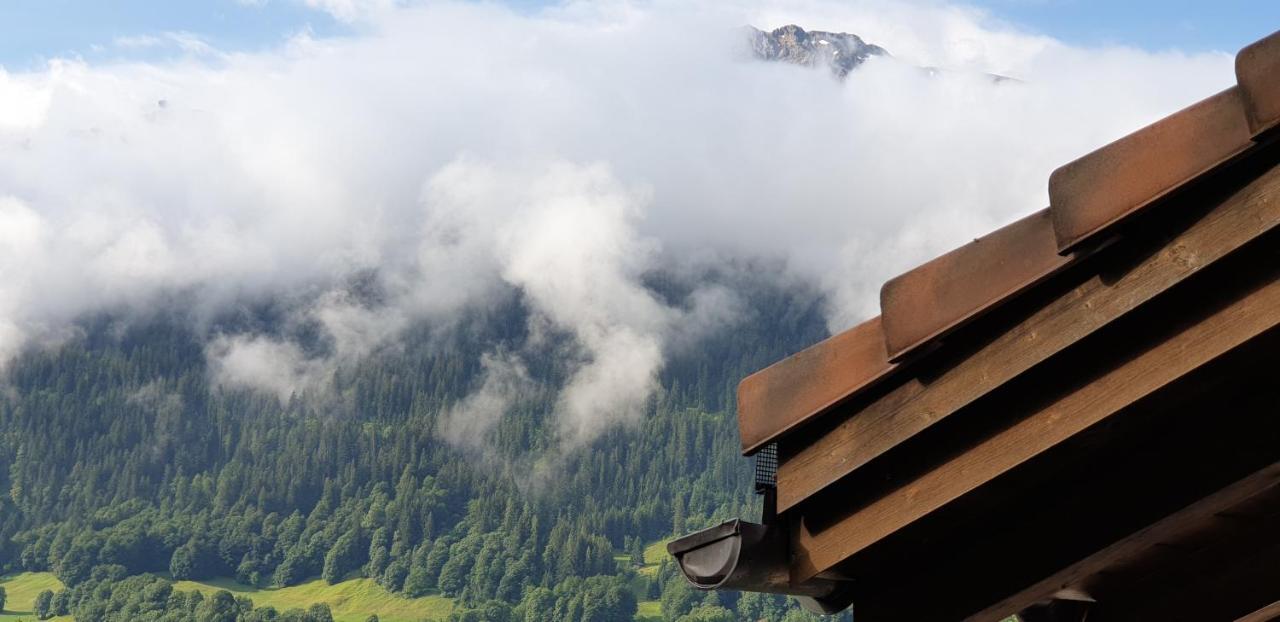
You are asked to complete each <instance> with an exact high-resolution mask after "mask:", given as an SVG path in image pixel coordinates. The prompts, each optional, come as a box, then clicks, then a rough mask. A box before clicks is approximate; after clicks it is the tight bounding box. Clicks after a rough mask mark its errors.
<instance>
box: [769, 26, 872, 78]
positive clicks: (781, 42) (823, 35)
mask: <svg viewBox="0 0 1280 622" xmlns="http://www.w3.org/2000/svg"><path fill="white" fill-rule="evenodd" d="M746 30H747V32H746V34H747V42H748V45H749V46H750V47H751V53H752V54H753V55H754V56H755V57H756V58H758V59H760V60H767V61H782V62H787V63H793V64H796V65H803V66H806V67H813V66H815V65H820V64H821V65H826V66H827V67H830V68H831V72H832V73H833V74H835V75H836V76H839V77H841V78H843V77H845V76H846V75H848V73H849V72H850V71H851V70H853V68H854V67H857V66H858V65H861V64H862V63H863V62H865V61H866V60H867V59H868V58H871V57H872V56H888V55H889V53H888V52H887V51H885V49H884V48H882V47H880V46H878V45H875V44H872V43H867V42H866V41H863V40H862V37H859V36H858V35H855V34H851V33H847V32H827V31H824V30H811V31H806V30H805V29H803V28H801V27H799V26H797V25H795V24H788V25H786V26H783V27H781V28H775V29H774V30H772V31H770V32H766V31H763V30H760V29H758V28H754V27H752V26H747V27H746Z"/></svg>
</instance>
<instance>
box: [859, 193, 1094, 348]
mask: <svg viewBox="0 0 1280 622" xmlns="http://www.w3.org/2000/svg"><path fill="white" fill-rule="evenodd" d="M1072 259H1073V256H1071V255H1068V256H1062V255H1059V254H1058V245H1057V240H1056V238H1055V236H1054V230H1053V221H1052V219H1051V218H1050V215H1049V210H1048V209H1044V210H1041V211H1039V212H1036V213H1035V214H1032V215H1031V216H1028V217H1026V218H1023V219H1022V220H1019V221H1017V222H1015V223H1013V224H1010V225H1006V226H1004V227H1001V228H1000V229H997V230H995V231H993V232H991V233H990V234H988V235H986V236H985V237H982V238H979V239H976V240H974V241H973V242H970V243H969V244H966V245H964V246H961V247H960V248H957V249H955V250H953V251H951V252H949V253H947V254H945V255H943V256H941V257H938V258H937V259H934V260H932V261H930V262H928V263H926V264H924V265H921V266H919V267H917V268H915V269H913V270H911V271H909V272H907V273H905V274H903V275H901V276H899V277H896V278H894V279H891V280H890V281H889V282H887V283H885V284H884V287H882V288H881V289H880V312H881V315H882V317H883V318H884V320H883V321H884V332H885V344H886V347H887V348H888V351H889V358H890V360H893V361H898V360H901V359H902V358H903V357H904V356H906V355H907V354H909V353H911V352H912V351H914V350H915V349H917V348H919V347H920V346H923V345H925V344H927V343H928V342H929V341H931V340H933V339H936V338H938V337H940V336H942V335H944V334H946V333H948V332H950V331H952V330H954V329H956V328H958V327H959V326H961V325H962V324H964V323H965V322H967V321H969V320H971V319H973V318H974V317H976V316H978V315H979V314H981V313H982V312H984V311H987V310H989V309H991V308H993V307H995V306H996V305H998V304H999V303H1000V302H1001V301H1003V300H1004V299H1006V298H1008V297H1010V296H1012V295H1014V294H1016V293H1018V292H1019V291H1022V290H1023V289H1025V288H1027V287H1029V286H1031V285H1034V284H1035V283H1037V282H1038V281H1040V280H1041V279H1043V278H1045V277H1047V276H1049V275H1050V274H1053V273H1054V272H1056V271H1058V270H1060V269H1062V268H1063V267H1065V266H1066V265H1067V264H1069V263H1071V261H1072Z"/></svg>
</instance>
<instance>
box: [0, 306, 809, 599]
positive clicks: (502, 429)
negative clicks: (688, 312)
mask: <svg viewBox="0 0 1280 622" xmlns="http://www.w3.org/2000/svg"><path fill="white" fill-rule="evenodd" d="M749 299H750V300H751V301H752V303H751V309H750V310H748V311H747V312H744V314H743V317H742V318H741V319H740V320H739V322H738V323H737V325H736V326H733V327H731V328H729V329H725V330H722V331H721V332H719V333H716V334H713V335H710V336H705V337H703V338H701V339H700V340H699V341H698V343H696V344H693V346H692V347H688V348H685V349H684V351H682V352H680V353H676V354H674V355H673V356H672V357H670V358H669V360H668V364H667V365H666V367H665V368H664V371H663V374H662V378H661V379H660V380H661V387H662V388H661V390H660V391H659V393H658V394H657V395H656V397H654V398H653V399H652V400H651V401H650V404H649V405H648V406H647V409H646V410H647V412H646V413H645V416H644V417H643V420H642V421H641V422H640V423H639V424H638V425H636V426H632V427H615V428H613V429H610V430H609V431H608V432H606V433H605V434H604V435H603V436H602V437H601V438H599V439H598V440H596V441H595V442H593V443H592V444H591V445H590V446H587V447H581V448H572V449H570V450H566V451H559V450H556V449H554V448H555V445H554V443H553V442H552V441H553V437H552V434H553V429H552V428H553V426H551V425H549V421H550V419H549V417H550V415H549V413H550V411H551V409H552V402H551V400H552V396H551V395H550V393H552V392H550V391H548V392H545V393H546V394H538V392H534V394H532V395H529V396H526V397H525V398H524V399H523V400H522V401H521V402H520V403H519V404H518V405H517V406H516V407H515V408H514V409H512V411H511V412H509V413H507V415H506V416H505V417H504V418H503V419H502V421H501V423H500V424H499V425H498V427H497V428H496V429H495V430H494V431H493V433H492V434H490V435H489V437H487V438H486V439H484V443H483V445H477V446H475V447H471V448H467V447H459V446H457V445H452V444H449V443H446V442H443V441H442V440H441V437H440V433H439V430H438V429H437V428H438V426H439V424H440V413H441V412H443V411H444V410H445V409H447V408H448V407H449V406H450V405H451V404H453V403H455V402H456V401H457V400H459V399H461V398H462V397H463V396H465V395H467V394H468V392H470V391H471V390H473V389H474V388H475V385H476V383H477V381H478V374H479V371H480V370H479V362H478V357H477V355H476V352H479V351H481V348H482V346H491V345H492V344H494V343H506V342H510V343H512V344H518V343H520V342H521V340H522V339H523V335H522V332H523V331H524V330H526V328H525V326H524V319H523V317H524V313H523V310H522V309H521V307H520V304H519V301H512V302H510V304H507V305H504V306H503V307H501V308H500V309H498V310H496V311H490V312H487V313H485V314H482V315H476V316H473V317H472V318H471V319H470V320H468V322H467V324H466V325H464V326H461V327H459V326H453V327H450V328H449V329H448V330H447V331H441V330H434V329H432V328H431V327H427V326H422V327H419V328H418V329H415V330H414V331H412V332H411V333H410V334H408V335H406V336H405V337H404V338H403V339H402V340H401V342H400V343H399V344H398V346H397V347H396V348H394V349H388V350H387V351H384V352H380V353H378V354H377V355H375V356H374V357H371V358H370V359H369V360H366V361H362V362H361V363H360V364H359V365H355V366H348V367H345V368H342V369H340V370H339V372H338V373H337V374H335V376H334V377H333V379H332V383H331V385H332V386H328V387H326V388H325V389H324V390H323V391H317V392H315V394H301V395H294V396H293V397H292V398H290V399H288V400H287V401H285V402H282V401H281V400H280V399H279V398H278V397H276V396H273V395H265V394H262V393H256V392H251V391H246V390H235V389H227V388H222V387H218V386H214V385H213V383H212V382H211V380H210V374H209V373H208V370H207V369H206V362H205V357H204V353H203V347H202V343H203V342H202V339H203V338H204V337H203V336H202V335H200V334H197V333H196V332H195V331H194V330H193V329H191V328H188V327H189V326H191V323H190V322H187V321H185V320H184V319H183V318H179V317H176V316H175V315H174V314H164V313H159V314H155V315H153V316H151V317H148V318H145V319H139V318H137V317H131V318H130V319H129V320H128V321H123V320H120V319H119V318H115V317H112V316H101V317H94V318H87V319H85V320H84V321H83V322H81V325H80V328H81V330H80V331H79V334H77V335H76V336H74V337H72V338H70V339H68V340H67V341H65V342H64V343H61V344H59V345H57V346H55V347H45V348H34V349H31V350H29V351H28V352H26V353H25V354H23V355H22V356H21V357H20V358H19V359H18V360H16V361H14V362H13V363H11V364H10V365H9V366H8V368H7V369H6V370H5V378H4V384H3V394H2V395H0V490H3V491H4V494H3V495H2V496H0V574H3V573H7V572H20V571H51V572H53V573H55V574H56V575H57V577H58V578H59V579H60V580H61V581H62V582H64V583H65V584H66V585H67V586H68V588H67V589H66V590H63V591H61V592H57V593H51V594H49V595H48V598H42V600H43V605H44V607H45V609H44V612H43V613H45V614H46V615H65V614H71V615H74V616H75V617H76V619H78V620H188V619H195V620H218V621H222V620H242V621H246V622H247V621H251V620H270V619H280V620H284V619H290V620H324V619H329V618H327V617H326V616H327V615H328V614H327V612H326V611H325V610H324V607H323V606H317V607H316V608H314V610H305V611H293V612H287V614H286V613H285V612H281V613H279V614H277V612H276V611H274V610H268V609H263V608H254V606H253V604H252V603H251V602H248V601H245V600H244V599H241V600H240V601H237V600H235V599H233V598H232V597H231V595H230V594H226V593H225V592H224V593H221V594H219V595H218V596H216V597H211V598H202V597H200V596H199V595H198V594H194V593H193V594H183V593H181V592H175V591H173V589H172V588H171V587H170V584H169V582H168V581H163V580H159V579H157V577H156V576H154V575H155V574H160V575H161V576H164V574H163V573H168V575H169V576H171V577H172V578H173V579H207V578H212V577H234V579H235V580H236V581H238V582H240V583H243V584H246V585H254V586H288V585H294V584H297V583H299V582H302V581H303V580H305V579H308V578H313V577H316V576H319V577H322V578H323V579H324V580H325V581H328V582H331V583H336V582H340V581H343V580H344V579H347V578H351V577H369V578H371V579H373V580H376V581H377V582H378V583H380V584H381V585H382V586H384V587H385V588H386V589H388V590H390V591H392V592H395V593H400V594H403V595H405V596H411V597H413V596H421V595H425V594H432V593H438V594H442V595H444V596H448V597H451V598H453V599H455V602H456V603H457V607H456V609H455V611H454V614H453V617H454V618H455V619H460V620H511V621H513V622H514V621H516V620H520V621H534V620H548V621H552V620H554V621H578V620H582V621H587V620H591V621H604V620H630V619H632V618H633V617H634V616H635V613H636V603H637V601H639V600H660V601H661V608H662V614H663V616H664V618H665V619H669V620H691V621H692V620H701V621H711V620H731V619H753V620H754V619H770V620H775V619H782V618H783V617H786V619H788V620H793V619H807V614H803V613H801V612H799V611H798V610H796V608H795V607H794V606H793V605H791V604H790V603H788V602H787V601H785V600H784V599H781V598H776V597H764V596H760V595H748V596H744V597H740V598H739V597H736V596H735V595H731V594H716V593H712V594H701V593H697V592H694V591H693V590H691V589H690V588H688V587H687V586H686V585H685V583H684V581H683V579H681V578H680V577H678V576H676V572H675V569H674V568H673V567H672V565H671V564H670V563H664V564H663V565H662V567H661V568H660V569H659V571H658V572H656V573H654V572H649V573H638V572H636V568H637V567H638V566H639V565H640V564H642V563H643V561H642V558H643V552H642V549H643V548H644V546H645V545H646V544H648V543H651V542H653V541H657V540H661V539H664V538H668V537H670V536H671V535H673V534H681V533H684V532H687V531H689V530H693V529H698V528H702V527H704V526H708V525H710V524H713V523H715V522H718V521H720V520H724V519H726V518H730V517H735V516H743V517H758V515H759V501H758V498H756V497H755V496H754V495H753V494H752V490H751V476H752V474H751V464H750V461H749V460H746V459H743V458H742V457H741V456H740V455H739V443H738V438H737V425H736V420H735V417H734V403H733V400H734V391H735V388H736V384H737V382H738V380H739V379H740V378H741V377H742V376H743V375H744V374H746V373H749V372H750V371H753V370H755V369H757V368H760V367H762V366H764V365H766V364H768V363H769V362H771V361H773V360H775V359H777V358H779V357H780V356H783V355H785V354H787V353H789V352H792V351H795V350H797V349H799V348H800V347H802V346H804V345H806V344H808V343H810V342H813V341H816V340H817V339H820V338H821V337H822V336H823V334H824V330H823V324H822V320H821V310H820V308H819V302H818V299H817V298H816V297H815V296H812V295H808V294H806V293H805V292H796V291H782V290H777V289H767V290H762V291H756V292H752V295H751V296H750V297H749ZM251 315H252V314H251ZM263 317H267V320H262V318H263ZM227 321H228V322H245V321H265V322H267V324H268V325H269V313H266V314H261V313H260V314H257V315H252V317H250V319H249V320H246V319H245V318H244V317H238V318H231V319H229V320H227ZM206 330H217V326H214V327H213V328H209V329H206ZM554 359H555V357H554V356H547V357H544V359H542V360H544V361H545V367H544V368H541V369H534V370H531V373H532V374H533V375H534V376H535V377H538V378H543V379H546V380H548V383H550V382H551V381H553V380H554V378H555V377H556V374H557V373H559V371H558V370H557V367H556V363H555V360H554ZM148 573H151V574H148ZM223 594H225V596H223ZM37 613H41V612H39V611H38V612H37Z"/></svg>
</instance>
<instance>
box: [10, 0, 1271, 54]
mask: <svg viewBox="0 0 1280 622" xmlns="http://www.w3.org/2000/svg"><path fill="white" fill-rule="evenodd" d="M359 3H360V0H183V1H181V2H156V1H154V0H4V1H3V2H0V66H3V67H5V68H7V69H9V70H14V69H26V68H29V67H31V66H32V65H38V64H41V63H44V62H46V61H47V60H48V59H50V58H55V57H80V58H83V59H86V60H95V59H96V60H107V59H114V58H120V57H128V58H139V57H144V58H145V57H155V56H157V55H163V54H166V53H173V52H174V51H175V50H180V49H181V45H182V44H183V41H182V40H180V39H179V38H178V37H175V36H173V35H174V34H176V33H182V34H185V35H190V36H191V37H192V39H190V40H188V43H190V41H202V42H205V43H207V44H209V45H210V46H212V47H214V48H217V49H219V50H223V51H241V50H256V49H261V48H265V47H270V46H274V45H278V44H279V43H280V42H282V41H284V40H286V39H288V38H289V37H292V36H294V35H296V34H298V33H300V32H307V33H311V34H312V35H313V36H331V35H349V34H351V33H352V32H353V31H354V30H355V29H357V28H358V26H357V25H355V24H353V23H352V22H353V18H355V17H356V11H357V9H356V8H355V7H356V5H358V4H359ZM503 4H505V5H507V6H512V7H515V8H517V9H519V10H523V11H529V12H537V11H539V10H542V9H545V8H547V7H554V6H555V3H551V2H544V1H542V0H510V1H508V2H504V3H503ZM969 5H970V6H974V7H977V8H980V9H982V10H984V11H986V12H987V13H988V14H989V15H990V17H991V18H992V19H993V20H999V21H1004V22H1007V23H1008V24H1009V25H1011V26H1013V27H1015V28H1017V29H1020V30H1023V31H1025V32H1027V33H1029V34H1043V35H1047V36H1050V37H1053V38H1055V39H1058V40H1060V41H1063V42H1065V43H1069V44H1075V45H1090V46H1094V45H1122V46H1133V47H1138V48H1142V49H1145V50H1150V51H1160V50H1170V49H1177V50H1181V51H1185V52H1206V51H1225V52H1234V51H1235V50H1237V49H1239V48H1240V47H1242V46H1243V45H1245V44H1247V43H1249V42H1251V41H1254V40H1256V39H1259V38H1262V37H1263V36H1266V35H1268V34H1270V33H1271V32H1272V31H1274V30H1275V29H1276V28H1280V2H1275V1H1273V0H1219V1H1215V2H1208V1H1205V0H1132V1H1130V0H1125V1H1114V0H974V1H972V2H970V3H969ZM801 26H805V27H808V28H818V29H821V28H826V27H827V26H826V25H824V24H801ZM165 37H167V40H166V41H156V40H155V39H156V38H165ZM148 43H149V45H145V44H148Z"/></svg>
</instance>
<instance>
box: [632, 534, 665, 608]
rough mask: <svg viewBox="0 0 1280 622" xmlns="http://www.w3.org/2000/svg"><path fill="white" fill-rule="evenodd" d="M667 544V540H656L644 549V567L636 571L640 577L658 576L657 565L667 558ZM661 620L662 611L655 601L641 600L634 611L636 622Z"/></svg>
mask: <svg viewBox="0 0 1280 622" xmlns="http://www.w3.org/2000/svg"><path fill="white" fill-rule="evenodd" d="M667 542H669V540H658V541H657V542H654V543H651V544H650V545H649V546H646V547H644V565H643V566H641V567H640V568H638V569H637V572H639V573H640V574H642V575H647V576H650V577H652V576H655V575H657V574H658V564H661V563H662V560H663V559H664V558H665V557H666V556H667ZM661 619H662V611H661V610H660V609H659V603H658V601H656V600H642V601H640V602H639V603H638V609H637V611H636V620H639V621H641V622H648V621H657V620H661Z"/></svg>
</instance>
